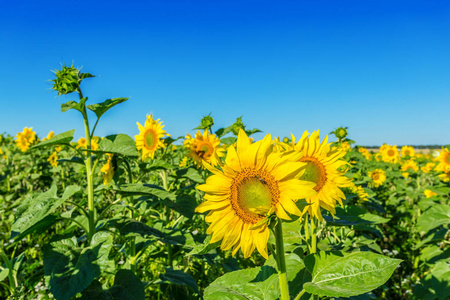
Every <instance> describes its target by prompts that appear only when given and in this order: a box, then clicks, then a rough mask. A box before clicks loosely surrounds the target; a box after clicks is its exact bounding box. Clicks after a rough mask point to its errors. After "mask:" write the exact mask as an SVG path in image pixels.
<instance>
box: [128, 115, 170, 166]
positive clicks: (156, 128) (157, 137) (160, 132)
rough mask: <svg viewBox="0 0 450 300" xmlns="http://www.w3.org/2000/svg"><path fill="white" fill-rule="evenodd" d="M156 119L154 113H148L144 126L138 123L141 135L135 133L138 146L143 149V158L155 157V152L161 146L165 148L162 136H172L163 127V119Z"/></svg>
mask: <svg viewBox="0 0 450 300" xmlns="http://www.w3.org/2000/svg"><path fill="white" fill-rule="evenodd" d="M159 120H160V119H158V120H156V121H155V120H154V119H153V115H147V120H145V124H144V126H142V125H141V124H139V123H137V125H138V127H139V135H135V136H134V138H135V140H136V148H137V149H138V150H142V160H144V159H146V158H147V157H150V158H154V157H155V152H156V150H158V149H159V148H164V147H165V145H164V143H163V141H162V140H161V138H163V137H164V136H170V134H168V133H166V131H165V130H164V129H163V128H164V125H163V124H162V121H159Z"/></svg>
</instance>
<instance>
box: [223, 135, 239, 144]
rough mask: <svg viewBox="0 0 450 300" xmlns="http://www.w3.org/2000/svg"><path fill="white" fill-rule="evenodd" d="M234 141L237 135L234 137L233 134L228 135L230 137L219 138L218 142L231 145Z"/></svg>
mask: <svg viewBox="0 0 450 300" xmlns="http://www.w3.org/2000/svg"><path fill="white" fill-rule="evenodd" d="M236 141H237V137H234V136H230V137H226V138H222V139H220V142H221V143H222V144H225V145H232V144H234V143H235V142H236Z"/></svg>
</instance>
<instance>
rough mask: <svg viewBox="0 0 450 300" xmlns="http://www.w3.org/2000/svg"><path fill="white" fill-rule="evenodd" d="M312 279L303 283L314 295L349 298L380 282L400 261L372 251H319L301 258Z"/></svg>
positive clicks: (375, 286) (370, 288) (368, 289)
mask: <svg viewBox="0 0 450 300" xmlns="http://www.w3.org/2000/svg"><path fill="white" fill-rule="evenodd" d="M304 261H305V265H306V268H307V269H308V271H309V272H310V273H311V276H312V280H311V282H307V283H305V284H304V285H303V287H304V289H305V290H306V291H307V292H308V293H310V294H314V295H319V296H328V297H350V296H356V295H360V294H364V293H367V292H370V291H372V290H373V289H376V288H377V287H379V286H381V285H382V284H384V283H385V282H386V281H387V280H388V279H389V278H390V277H391V275H392V273H393V272H394V271H395V269H396V268H397V266H398V265H399V264H400V262H401V260H400V259H393V258H389V257H386V256H383V255H380V254H375V253H372V252H354V253H349V254H347V253H346V254H344V253H341V252H320V253H317V254H311V255H308V256H306V257H305V260H304Z"/></svg>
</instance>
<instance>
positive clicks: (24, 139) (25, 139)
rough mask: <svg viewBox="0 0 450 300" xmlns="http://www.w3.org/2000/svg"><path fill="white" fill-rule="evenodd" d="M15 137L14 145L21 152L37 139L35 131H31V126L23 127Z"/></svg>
mask: <svg viewBox="0 0 450 300" xmlns="http://www.w3.org/2000/svg"><path fill="white" fill-rule="evenodd" d="M16 138H17V139H16V141H15V142H16V145H17V147H18V148H19V149H20V151H22V152H25V151H27V150H28V149H29V148H30V147H31V145H32V144H33V143H34V142H35V141H36V140H37V138H36V132H34V131H33V127H30V128H28V127H25V128H24V129H23V131H22V132H18V133H17V135H16Z"/></svg>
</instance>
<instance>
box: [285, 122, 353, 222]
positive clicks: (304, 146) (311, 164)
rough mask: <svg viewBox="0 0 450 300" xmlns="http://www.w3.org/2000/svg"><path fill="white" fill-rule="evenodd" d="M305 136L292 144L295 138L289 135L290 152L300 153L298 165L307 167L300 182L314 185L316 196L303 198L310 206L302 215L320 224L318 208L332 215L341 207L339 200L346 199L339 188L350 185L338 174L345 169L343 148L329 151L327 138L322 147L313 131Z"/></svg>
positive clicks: (320, 217) (343, 176)
mask: <svg viewBox="0 0 450 300" xmlns="http://www.w3.org/2000/svg"><path fill="white" fill-rule="evenodd" d="M308 136H309V133H308V131H305V132H304V133H303V135H302V137H301V138H300V140H299V141H298V143H295V137H294V135H291V140H292V149H293V150H295V151H297V152H300V153H301V154H302V157H301V158H300V161H301V162H304V163H306V172H305V173H304V174H303V176H302V177H301V178H300V179H303V180H307V181H312V182H314V183H315V186H314V190H315V191H316V192H317V194H316V195H314V196H312V197H308V198H306V201H307V202H308V203H310V205H308V206H307V207H306V208H305V209H304V210H303V212H302V213H303V214H304V213H306V211H308V212H309V214H310V216H311V217H316V218H318V219H319V220H322V214H321V208H324V209H326V210H328V211H329V212H331V214H332V215H334V214H335V213H336V210H335V206H336V203H337V202H338V203H339V204H340V205H342V199H345V195H344V193H343V192H342V191H341V189H340V188H344V187H353V183H352V181H351V179H350V178H348V177H346V176H345V175H344V174H345V171H343V170H340V168H341V167H343V166H346V165H348V164H347V162H346V161H344V160H342V159H341V158H342V157H343V156H344V155H345V154H346V151H345V150H343V149H342V148H336V147H333V148H331V144H329V143H328V135H327V136H325V138H324V139H323V141H322V143H321V142H320V139H319V131H314V132H313V133H312V134H311V136H309V137H308Z"/></svg>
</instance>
